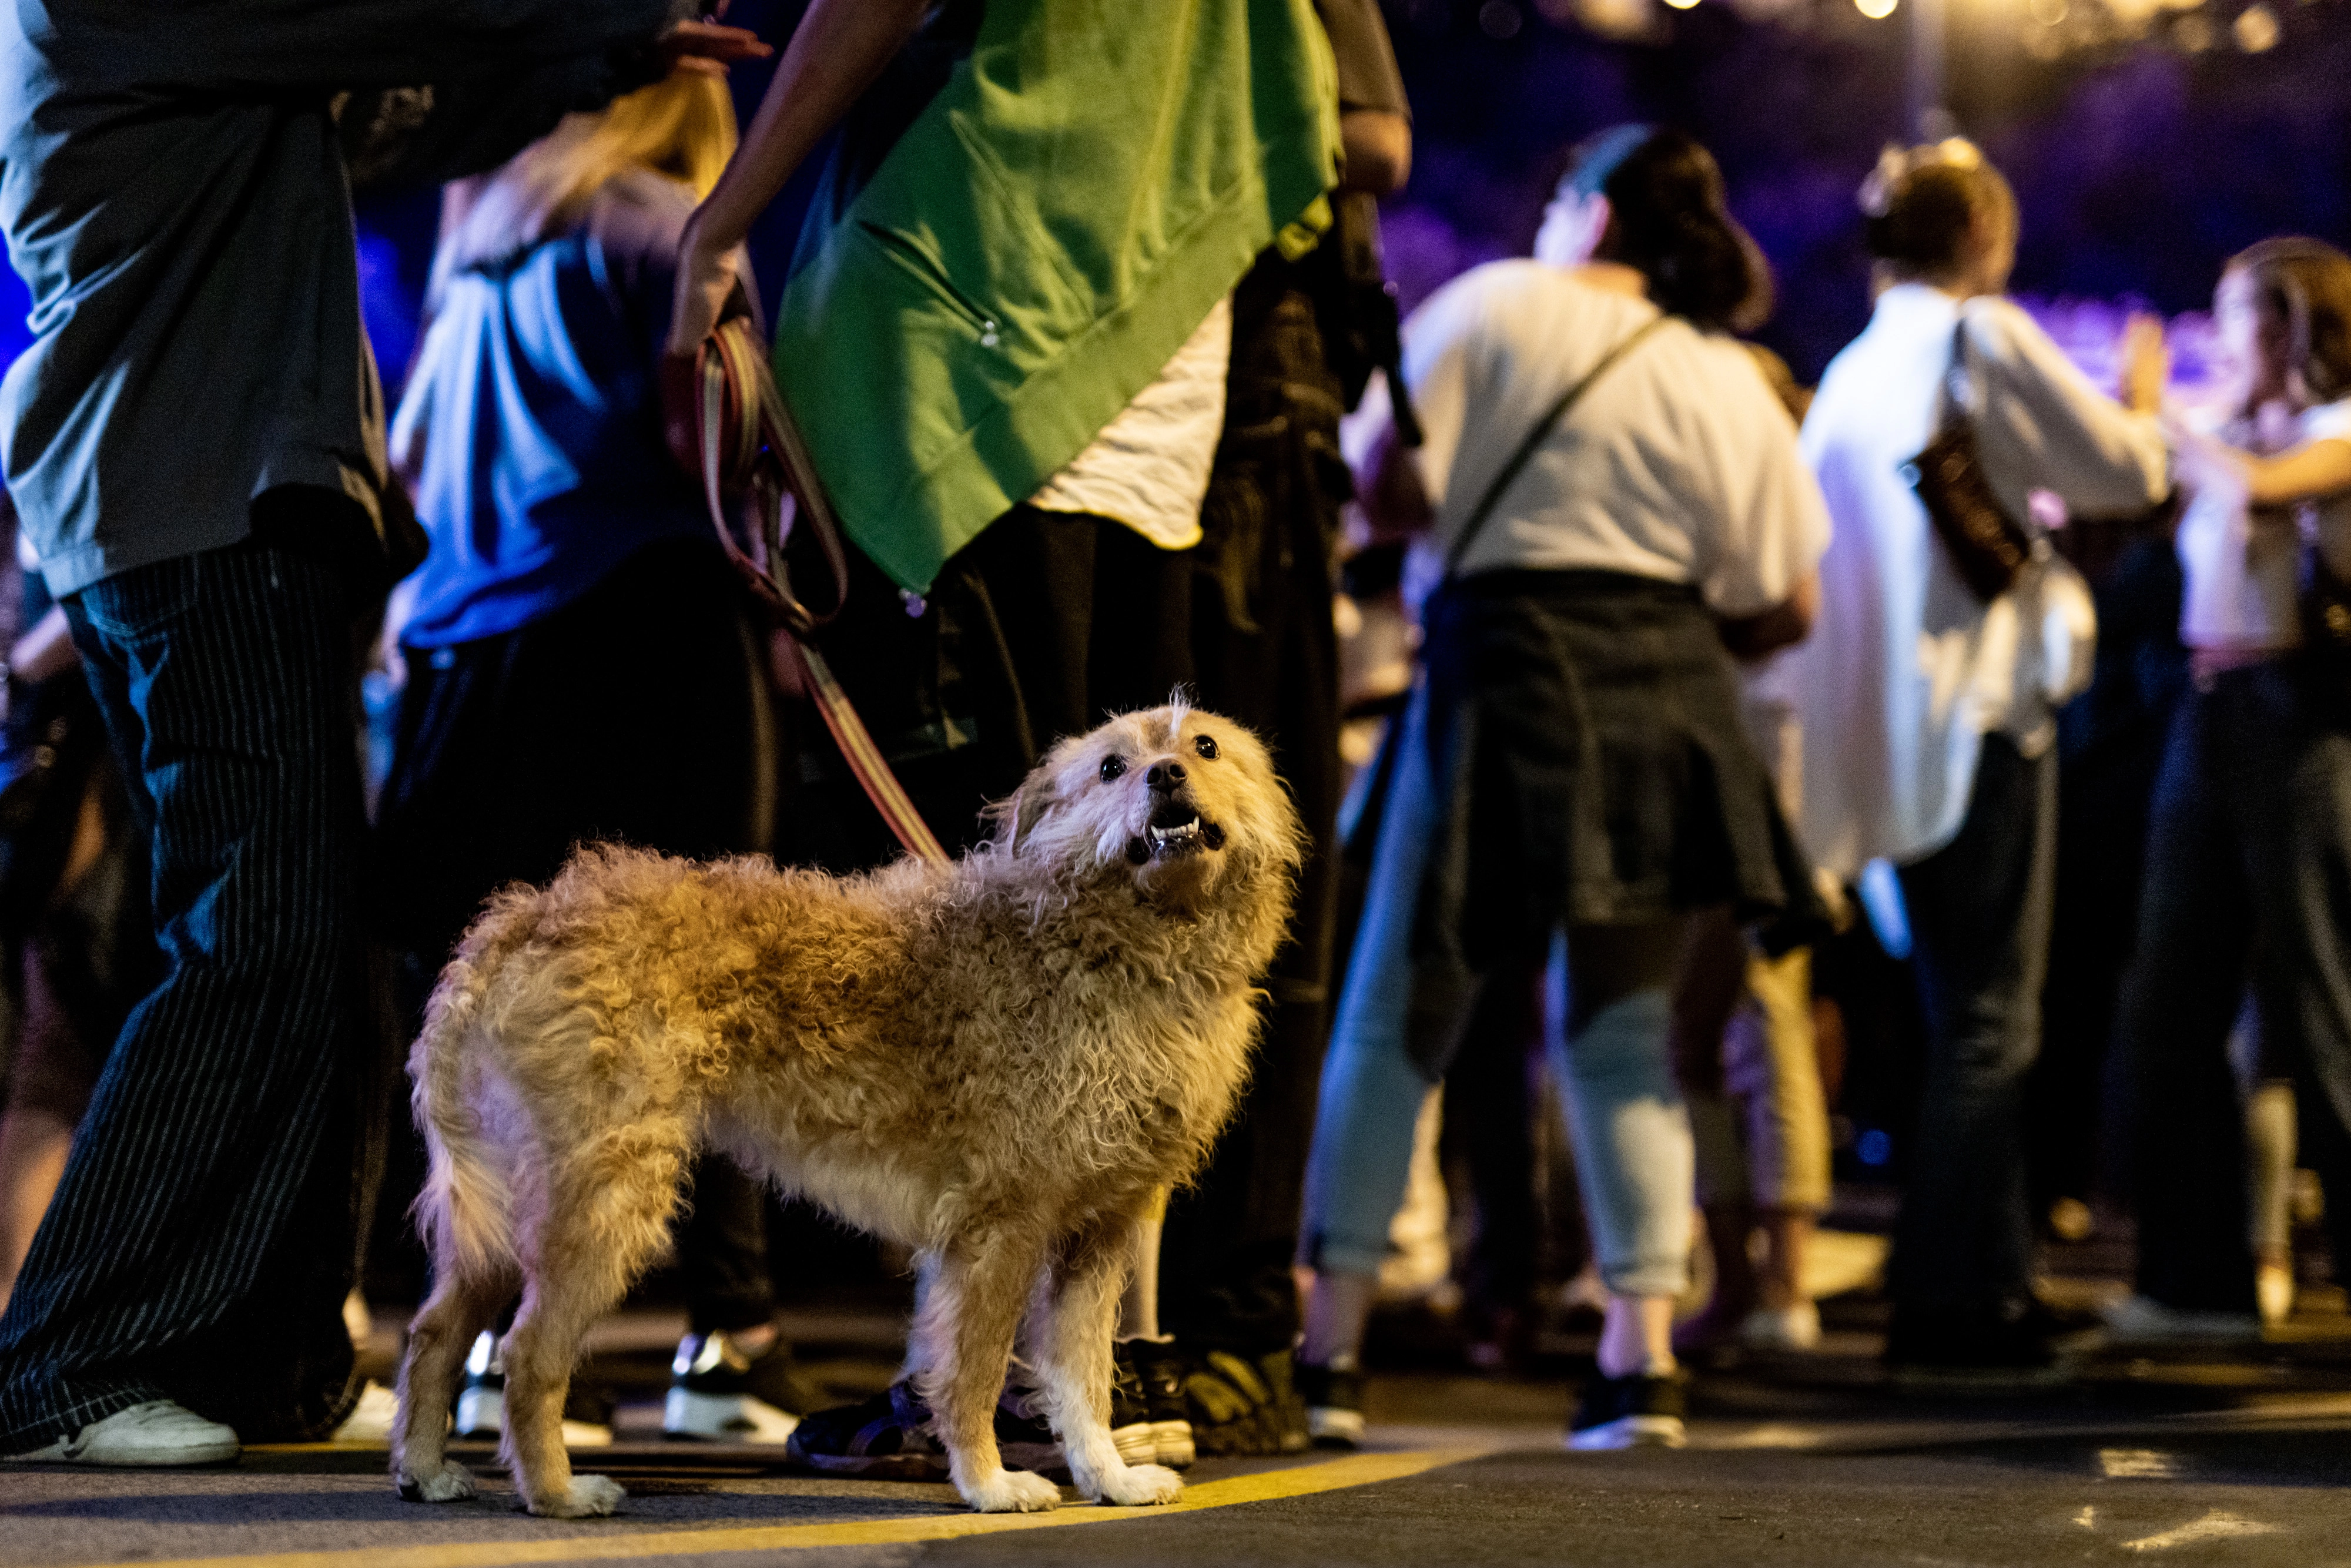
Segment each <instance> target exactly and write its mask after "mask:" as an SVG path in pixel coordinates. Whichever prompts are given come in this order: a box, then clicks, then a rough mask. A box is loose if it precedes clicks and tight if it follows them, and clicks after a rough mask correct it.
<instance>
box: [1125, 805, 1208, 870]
mask: <svg viewBox="0 0 2351 1568" xmlns="http://www.w3.org/2000/svg"><path fill="white" fill-rule="evenodd" d="M1224 847H1225V830H1224V829H1222V828H1220V827H1218V826H1217V824H1216V823H1214V822H1211V821H1208V820H1207V818H1205V817H1203V816H1201V815H1200V812H1199V809H1198V808H1197V807H1195V806H1192V805H1190V804H1188V803H1187V802H1185V801H1182V800H1167V801H1163V802H1161V804H1160V805H1159V806H1158V807H1157V808H1155V810H1153V811H1152V813H1151V821H1150V822H1149V823H1148V824H1147V825H1146V826H1145V827H1144V831H1142V832H1140V833H1138V834H1136V835H1135V836H1134V838H1132V839H1129V840H1128V841H1127V843H1126V858H1127V859H1128V860H1129V861H1131V862H1134V864H1136V865H1142V864H1144V863H1145V862H1150V861H1155V860H1175V859H1178V858H1180V857H1182V856H1185V855H1192V854H1198V853H1200V852H1202V851H1204V850H1220V849H1223V848H1224Z"/></svg>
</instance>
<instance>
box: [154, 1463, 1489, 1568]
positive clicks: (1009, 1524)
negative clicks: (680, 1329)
mask: <svg viewBox="0 0 2351 1568" xmlns="http://www.w3.org/2000/svg"><path fill="white" fill-rule="evenodd" d="M1484 1452H1486V1450H1485V1449H1483V1448H1421V1449H1415V1450H1413V1451H1410V1452H1407V1453H1397V1454H1353V1455H1350V1456H1348V1457H1347V1458H1340V1459H1330V1460H1326V1461H1324V1462H1322V1463H1320V1464H1311V1465H1298V1466H1294V1467H1292V1468H1290V1469H1281V1470H1266V1471H1261V1472H1259V1474H1256V1475H1249V1476H1234V1477H1232V1478H1231V1479H1227V1480H1220V1481H1204V1482H1202V1483H1201V1484H1199V1485H1198V1486H1195V1487H1188V1488H1186V1490H1185V1492H1184V1496H1183V1499H1182V1500H1181V1501H1178V1502H1173V1503H1168V1504H1165V1505H1163V1506H1161V1507H1157V1508H1102V1507H1099V1506H1095V1505H1093V1504H1088V1503H1063V1504H1062V1505H1061V1507H1060V1508H1058V1509H1056V1510H1054V1511H1052V1512H1050V1513H960V1512H956V1513H938V1514H927V1515H918V1516H915V1517H914V1518H908V1519H872V1520H858V1521H846V1522H842V1523H839V1524H766V1525H742V1526H729V1527H726V1528H721V1529H716V1530H675V1531H634V1532H632V1533H630V1534H626V1535H606V1534H592V1535H567V1536H561V1537H558V1538H555V1539H552V1540H537V1541H477V1542H453V1543H450V1544H447V1545H438V1546H394V1547H382V1546H363V1547H355V1548H349V1549H344V1550H340V1551H333V1552H260V1553H256V1554H254V1555H250V1556H242V1557H183V1558H180V1559H177V1560H174V1561H171V1562H156V1561H153V1560H152V1559H143V1560H141V1563H140V1568H359V1565H360V1564H362V1563H364V1564H365V1565H366V1568H507V1564H510V1563H578V1562H592V1561H597V1560H601V1559H606V1558H615V1557H686V1556H694V1555H696V1554H699V1553H703V1552H789V1551H798V1550H805V1549H807V1548H810V1547H817V1546H885V1545H897V1544H902V1543H904V1542H918V1541H952V1540H956V1539H957V1538H959V1537H962V1536H967V1535H997V1534H1001V1533H1002V1532H1004V1531H1008V1530H1046V1529H1051V1528H1053V1527H1054V1526H1057V1525H1069V1524H1115V1523H1118V1522H1120V1521H1126V1520H1137V1519H1166V1518H1169V1517H1171V1516H1173V1515H1175V1514H1180V1513H1200V1512H1204V1511H1207V1510H1209V1509H1213V1508H1230V1507H1232V1506H1234V1505H1235V1504H1237V1503H1245V1502H1272V1501H1275V1500H1279V1499H1281V1498H1291V1497H1308V1496H1311V1495H1312V1494H1313V1493H1315V1492H1324V1491H1337V1490H1341V1489H1343V1488H1346V1487H1360V1486H1370V1485H1372V1484H1373V1483H1374V1482H1377V1481H1393V1480H1401V1479H1405V1477H1407V1476H1416V1475H1419V1474H1421V1473H1422V1472H1423V1471H1426V1470H1433V1469H1438V1468H1440V1467H1441V1466H1445V1465H1452V1464H1458V1463H1460V1462H1461V1461H1462V1460H1464V1459H1473V1458H1478V1457H1479V1455H1481V1454H1483V1453H1484ZM720 1495H721V1496H722V1497H723V1495H724V1494H720Z"/></svg>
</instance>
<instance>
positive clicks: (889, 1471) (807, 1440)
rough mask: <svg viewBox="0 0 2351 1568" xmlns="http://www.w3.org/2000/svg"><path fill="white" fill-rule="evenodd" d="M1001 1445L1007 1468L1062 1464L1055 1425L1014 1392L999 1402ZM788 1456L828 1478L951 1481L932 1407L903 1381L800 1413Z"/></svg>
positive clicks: (998, 1443) (1043, 1467) (787, 1447)
mask: <svg viewBox="0 0 2351 1568" xmlns="http://www.w3.org/2000/svg"><path fill="white" fill-rule="evenodd" d="M996 1446H997V1449H998V1452H999V1453H1000V1454H1001V1455H1002V1457H1003V1460H1004V1465H1005V1468H1006V1469H1016V1470H1050V1469H1058V1468H1059V1467H1060V1466H1061V1444H1060V1443H1058V1442H1056V1441H1055V1440H1054V1437H1053V1434H1052V1430H1051V1428H1050V1427H1048V1426H1047V1425H1046V1424H1045V1422H1044V1421H1043V1420H1042V1419H1041V1418H1040V1417H1038V1416H1031V1415H1029V1414H1028V1413H1027V1411H1026V1410H1025V1408H1023V1406H1022V1401H1021V1399H1020V1397H1019V1396H1018V1395H1017V1394H1012V1393H1008V1394H1007V1395H1006V1396H1005V1397H1004V1398H1003V1399H1001V1400H999V1401H998V1404H997V1406H996ZM784 1458H787V1459H789V1460H790V1461H791V1462H792V1463H794V1464H797V1465H805V1466H806V1467H808V1468H809V1469H812V1470H821V1471H823V1472H824V1473H825V1474H826V1475H831V1476H862V1477H864V1478H866V1479H880V1480H904V1481H929V1480H945V1479H946V1476H947V1454H946V1448H945V1447H943V1446H942V1445H941V1444H940V1442H939V1439H938V1433H937V1431H936V1430H935V1423H934V1419H933V1417H932V1415H931V1407H930V1406H929V1404H928V1403H927V1402H926V1401H925V1399H924V1398H923V1396H921V1395H919V1394H917V1393H915V1392H914V1385H913V1384H912V1383H909V1382H908V1381H907V1380H906V1379H904V1378H903V1377H902V1378H900V1379H899V1380H898V1381H897V1382H895V1383H893V1384H892V1385H890V1386H889V1387H888V1388H886V1389H883V1391H882V1392H881V1393H879V1394H876V1395H875V1396H872V1398H871V1399H867V1400H865V1401H863V1402H862V1403H861V1404H857V1405H842V1406H835V1407H834V1408H832V1409H831V1410H819V1411H817V1412H815V1413H814V1414H812V1415H810V1416H803V1417H802V1418H801V1420H800V1423H799V1426H797V1427H793V1428H792V1435H791V1437H790V1438H789V1440H788V1441H787V1442H786V1443H785V1444H784Z"/></svg>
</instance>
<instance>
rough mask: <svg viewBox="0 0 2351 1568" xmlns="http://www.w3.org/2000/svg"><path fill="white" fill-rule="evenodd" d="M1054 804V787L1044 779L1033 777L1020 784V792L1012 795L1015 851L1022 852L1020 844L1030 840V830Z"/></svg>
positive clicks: (1013, 850) (1013, 847) (1013, 846)
mask: <svg viewBox="0 0 2351 1568" xmlns="http://www.w3.org/2000/svg"><path fill="white" fill-rule="evenodd" d="M1052 804H1053V787H1052V786H1051V785H1050V784H1048V783H1046V782H1045V781H1043V780H1042V779H1030V780H1029V782H1028V783H1026V784H1023V785H1022V786H1020V792H1019V794H1017V795H1015V796H1013V797H1012V852H1013V853H1015V854H1018V853H1019V852H1020V846H1021V845H1022V844H1023V843H1025V842H1027V841H1028V838H1029V830H1030V829H1032V828H1034V827H1035V826H1036V825H1037V820H1038V819H1039V818H1040V817H1042V816H1043V815H1044V814H1045V813H1046V811H1047V810H1050V808H1051V806H1052Z"/></svg>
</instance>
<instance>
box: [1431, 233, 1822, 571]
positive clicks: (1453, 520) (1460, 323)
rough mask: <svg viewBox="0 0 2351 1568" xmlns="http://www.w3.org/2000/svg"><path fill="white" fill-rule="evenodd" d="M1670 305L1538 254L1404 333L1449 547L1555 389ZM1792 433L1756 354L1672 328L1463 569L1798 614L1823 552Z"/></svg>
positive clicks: (1609, 382)
mask: <svg viewBox="0 0 2351 1568" xmlns="http://www.w3.org/2000/svg"><path fill="white" fill-rule="evenodd" d="M1656 315H1657V308H1656V306H1654V305H1652V304H1650V303H1649V302H1648V301H1646V300H1645V299H1635V298H1627V297H1626V296H1624V295H1621V294H1614V293H1610V292H1608V291H1606V290H1604V289H1600V288H1595V287H1592V286H1591V285H1590V284H1588V283H1585V282H1583V281H1582V280H1581V279H1580V278H1578V277H1576V276H1575V274H1574V273H1573V272H1572V271H1569V270H1568V269H1566V268H1563V267H1553V266H1551V265H1549V264H1548V263H1544V262H1540V261H1526V260H1520V261H1498V262H1492V263H1489V264H1488V265H1486V266H1484V267H1476V268H1473V269H1472V270H1470V271H1469V272H1467V273H1464V274H1463V275H1462V276H1461V277H1457V278H1455V279H1454V280H1453V281H1452V282H1451V283H1448V284H1447V285H1446V286H1445V287H1443V288H1441V289H1439V290H1438V291H1437V293H1436V294H1435V295H1433V296H1431V297H1430V298H1429V299H1428V300H1427V301H1426V303H1425V304H1423V305H1422V306H1421V307H1420V308H1419V309H1417V310H1416V311H1414V312H1413V315H1412V319H1411V320H1410V321H1408V322H1406V323H1405V330H1404V367H1403V368H1404V378H1405V385H1407V386H1408V387H1410V388H1411V390H1412V397H1413V406H1414V407H1415V409H1416V411H1417V412H1418V413H1419V415H1420V422H1421V424H1422V426H1423V428H1424V429H1425V430H1426V433H1427V442H1426V444H1425V445H1424V446H1423V447H1422V448H1421V449H1420V454H1419V457H1420V468H1421V475H1422V479H1423V483H1424V484H1425V485H1426V487H1427V490H1428V497H1429V501H1430V504H1431V505H1432V506H1433V507H1435V508H1436V513H1437V522H1436V528H1435V530H1434V537H1433V538H1432V540H1431V546H1430V548H1432V549H1436V550H1437V551H1439V552H1443V551H1445V550H1447V549H1449V548H1450V545H1451V543H1452V540H1453V539H1454V538H1455V537H1456V536H1457V535H1458V534H1459V532H1460V530H1461V528H1462V526H1463V525H1464V523H1465V522H1467V520H1468V516H1469V513H1470V512H1471V510H1472V509H1473V508H1475V507H1476V506H1477V504H1478V501H1479V497H1482V496H1483V495H1484V494H1485V492H1486V489H1487V487H1488V486H1489V485H1491V484H1492V482H1493V480H1494V477H1495V476H1496V475H1498V474H1499V473H1500V472H1501V469H1502V467H1503V465H1505V464H1507V463H1508V462H1509V461H1510V455H1511V454H1512V453H1513V452H1515V451H1516V450H1517V449H1518V447H1519V444H1520V443H1521V442H1522V441H1524V440H1525V439H1526V436H1527V434H1528V432H1530V431H1531V430H1532V429H1533V428H1534V426H1535V423H1536V422H1537V421H1538V420H1540V419H1541V418H1542V416H1543V415H1544V413H1547V412H1549V410H1550V408H1551V406H1552V404H1553V403H1554V402H1557V401H1558V400H1559V398H1560V396H1561V394H1562V393H1563V392H1566V391H1567V390H1568V388H1570V387H1571V386H1573V385H1574V384H1575V383H1576V382H1579V381H1581V380H1582V379H1583V377H1584V376H1585V375H1586V374H1587V373H1589V372H1590V371H1591V370H1592V368H1593V366H1594V365H1596V364H1598V363H1599V362H1600V360H1601V358H1602V356H1604V354H1606V353H1607V352H1608V351H1609V350H1611V349H1613V348H1614V347H1615V346H1616V345H1617V344H1619V343H1621V342H1623V341H1624V340H1625V339H1626V338H1628V337H1630V336H1631V335H1632V334H1633V333H1634V332H1635V331H1637V330H1639V329H1641V328H1642V327H1643V326H1644V325H1645V324H1646V323H1647V322H1649V321H1652V320H1654V319H1656ZM1828 538H1829V518H1828V508H1827V507H1826V506H1825V505H1824V504H1823V502H1822V500H1821V493H1820V487H1819V486H1818V485H1816V484H1815V483H1814V482H1813V476H1812V473H1811V471H1810V470H1809V469H1808V468H1806V467H1805V465H1804V462H1803V459H1802V456H1801V455H1799V453H1798V451H1797V448H1796V427H1795V425H1794V423H1793V422H1792V421H1791V420H1790V419H1789V417H1788V413H1787V410H1786V409H1785V408H1784V407H1783V406H1782V404H1781V402H1780V400H1779V399H1778V397H1777V396H1775V395H1774V394H1773V392H1772V391H1771V387H1770V386H1769V385H1768V384H1767V383H1766V382H1764V380H1763V376H1762V373H1761V371H1759V370H1757V368H1756V365H1755V361H1754V360H1753V358H1752V357H1751V356H1750V355H1749V353H1748V352H1747V350H1744V349H1742V348H1740V346H1739V344H1738V343H1737V342H1736V341H1735V340H1731V339H1729V338H1723V337H1715V336H1709V335H1708V334H1706V333H1703V332H1700V331H1698V329H1695V328H1693V327H1691V326H1690V325H1689V324H1688V323H1687V322H1684V321H1680V320H1670V321H1667V323H1666V324H1665V325H1664V326H1663V327H1660V328H1659V329H1657V330H1656V331H1655V332H1652V333H1650V334H1649V336H1648V337H1647V338H1646V339H1644V340H1642V341H1641V342H1640V343H1638V344H1637V345H1635V347H1634V348H1633V349H1632V350H1631V351H1630V352H1629V353H1627V354H1626V355H1625V357H1623V358H1622V359H1620V360H1618V361H1616V362H1615V363H1614V364H1613V365H1611V366H1609V367H1608V369H1607V371H1606V372H1605V373H1604V375H1603V376H1602V377H1601V378H1600V380H1599V381H1597V382H1593V385H1592V387H1591V388H1590V390H1589V391H1588V392H1585V393H1584V395H1583V397H1581V398H1580V399H1578V400H1577V402H1576V404H1575V406H1574V407H1573V409H1571V410H1570V411H1569V412H1568V414H1567V416H1566V418H1565V419H1563V420H1562V421H1561V422H1560V425H1559V427H1558V428H1557V429H1556V430H1554V431H1552V434H1551V436H1550V437H1549V439H1547V440H1546V441H1545V442H1544V443H1543V444H1542V445H1541V447H1540V448H1538V449H1537V451H1536V452H1535V454H1534V455H1533V457H1532V458H1531V460H1530V461H1529V462H1528V464H1527V465H1526V466H1525V467H1524V468H1523V469H1521V470H1520V473H1519V475H1518V476H1517V477H1516V478H1515V479H1513V480H1512V481H1511V483H1510V487H1509V488H1508V490H1507V491H1506V492H1505V493H1504V495H1503V497H1502V498H1501V501H1500V504H1499V507H1498V508H1497V509H1496V511H1495V514H1494V516H1493V517H1490V518H1489V519H1488V521H1487V523H1486V524H1485V526H1484V528H1482V529H1480V530H1479V535H1478V538H1477V539H1476V540H1475V541H1474V542H1473V543H1472V544H1471V545H1470V547H1469V551H1468V555H1467V556H1466V557H1465V558H1464V559H1463V560H1462V563H1461V570H1462V572H1463V573H1464V574H1465V575H1467V574H1468V573H1472V572H1478V571H1484V570H1491V569H1493V568H1497V567H1535V568H1541V569H1546V570H1564V569H1571V568H1582V569H1587V570H1607V571H1621V572H1625V573H1628V574H1630V575H1633V576H1635V577H1647V578H1656V579H1658V580H1662V581H1666V582H1689V583H1695V584H1697V585H1698V590H1699V592H1700V593H1701V594H1702V595H1703V596H1704V598H1705V600H1706V601H1707V603H1708V605H1709V606H1710V607H1711V608H1713V609H1714V610H1715V611H1717V612H1719V613H1721V614H1724V615H1728V616H1741V615H1753V614H1757V613H1760V612H1762V611H1765V610H1768V609H1770V608H1771V607H1772V606H1773V605H1775V604H1779V603H1781V602H1782V601H1785V600H1786V599H1787V597H1788V596H1789V594H1790V593H1791V592H1792V591H1793V590H1794V588H1795V585H1796V584H1797V582H1798V581H1800V580H1802V578H1803V577H1804V576H1805V575H1806V574H1807V573H1809V572H1810V571H1811V570H1813V566H1814V564H1815V563H1816V562H1818V561H1819V559H1820V558H1821V554H1822V552H1823V550H1825V549H1827V548H1828Z"/></svg>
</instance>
